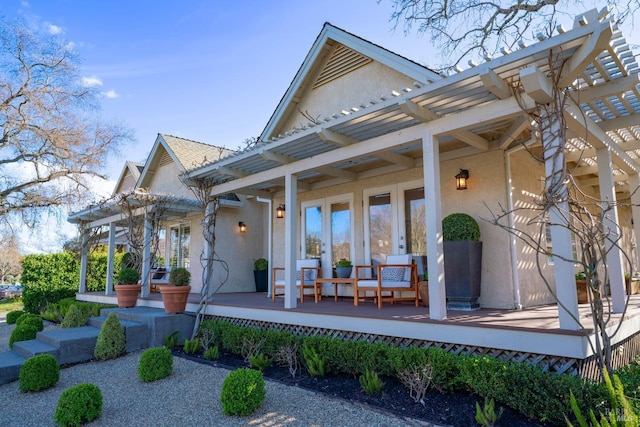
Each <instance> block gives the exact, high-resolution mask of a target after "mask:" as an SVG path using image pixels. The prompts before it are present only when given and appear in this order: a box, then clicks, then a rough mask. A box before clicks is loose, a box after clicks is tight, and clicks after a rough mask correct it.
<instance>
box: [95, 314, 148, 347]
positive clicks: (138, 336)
mask: <svg viewBox="0 0 640 427" xmlns="http://www.w3.org/2000/svg"><path fill="white" fill-rule="evenodd" d="M105 320H107V316H98V317H92V318H90V319H89V321H88V324H89V325H90V326H93V327H95V328H98V329H100V328H101V327H102V324H103V323H104V321H105ZM118 320H119V321H120V324H121V325H122V326H123V327H124V336H125V339H126V351H127V353H130V352H132V351H137V350H142V349H143V348H147V347H149V328H148V327H147V326H146V325H144V324H142V323H140V322H134V321H131V320H125V319H120V318H118Z"/></svg>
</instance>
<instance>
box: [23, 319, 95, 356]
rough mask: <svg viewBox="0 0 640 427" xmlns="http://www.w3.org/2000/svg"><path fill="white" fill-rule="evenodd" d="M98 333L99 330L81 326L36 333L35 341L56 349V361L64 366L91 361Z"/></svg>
mask: <svg viewBox="0 0 640 427" xmlns="http://www.w3.org/2000/svg"><path fill="white" fill-rule="evenodd" d="M99 333H100V329H99V328H96V327H94V326H82V327H80V328H66V329H62V328H61V329H51V330H48V331H43V332H38V335H37V336H36V339H37V340H38V341H42V342H43V343H45V344H49V345H51V346H53V347H56V348H57V351H56V354H55V356H56V359H58V363H60V364H61V365H64V364H67V363H78V362H85V361H87V360H91V359H93V350H94V349H95V347H96V341H97V339H98V334H99Z"/></svg>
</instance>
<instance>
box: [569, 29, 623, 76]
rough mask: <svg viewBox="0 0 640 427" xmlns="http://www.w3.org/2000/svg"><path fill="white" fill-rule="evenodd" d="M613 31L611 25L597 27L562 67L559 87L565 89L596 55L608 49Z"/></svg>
mask: <svg viewBox="0 0 640 427" xmlns="http://www.w3.org/2000/svg"><path fill="white" fill-rule="evenodd" d="M612 34H613V31H612V29H611V25H607V26H600V27H598V28H597V29H596V30H595V31H594V32H593V33H592V34H591V35H590V36H589V40H588V41H587V42H586V43H585V44H583V45H582V46H580V48H579V49H578V51H577V52H576V53H574V54H573V56H571V59H570V60H569V62H568V63H567V64H566V65H565V66H564V67H563V73H562V78H561V80H560V82H559V87H567V86H569V85H571V83H573V81H574V80H575V79H576V78H577V77H578V75H579V74H580V73H582V72H583V71H584V69H585V67H586V66H587V65H588V64H589V63H590V62H593V61H594V60H595V59H596V57H597V56H598V54H600V52H602V51H603V50H607V49H609V41H610V40H611V35H612Z"/></svg>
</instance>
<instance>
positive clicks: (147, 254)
mask: <svg viewBox="0 0 640 427" xmlns="http://www.w3.org/2000/svg"><path fill="white" fill-rule="evenodd" d="M151 233H153V224H152V223H151V216H150V215H145V216H144V236H143V239H144V246H143V247H142V280H141V281H140V283H142V290H141V291H140V292H141V295H142V298H146V297H148V296H149V272H150V271H151Z"/></svg>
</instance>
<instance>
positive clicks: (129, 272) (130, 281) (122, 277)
mask: <svg viewBox="0 0 640 427" xmlns="http://www.w3.org/2000/svg"><path fill="white" fill-rule="evenodd" d="M138 280H140V273H138V270H136V269H135V268H123V269H122V270H120V273H119V274H118V284H121V285H135V284H136V283H138Z"/></svg>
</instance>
